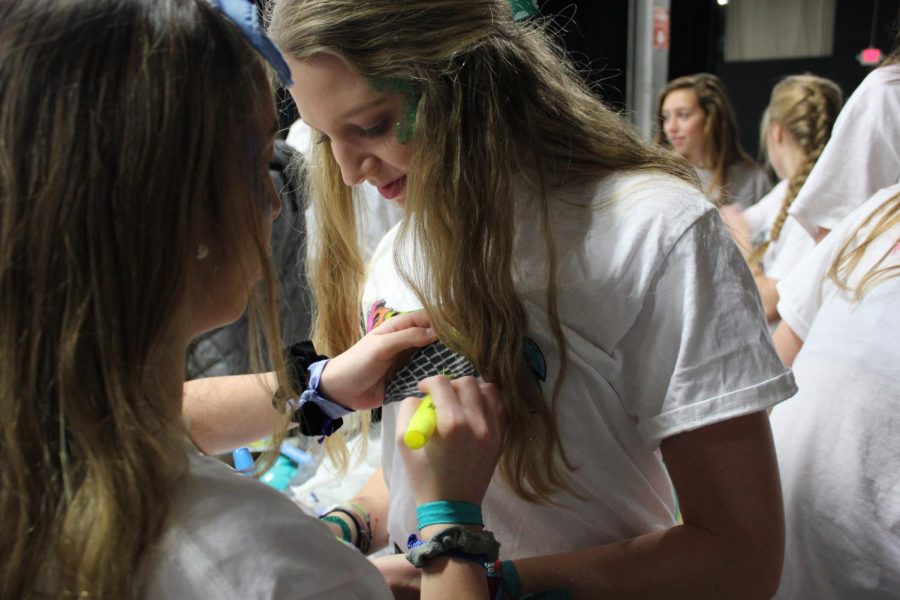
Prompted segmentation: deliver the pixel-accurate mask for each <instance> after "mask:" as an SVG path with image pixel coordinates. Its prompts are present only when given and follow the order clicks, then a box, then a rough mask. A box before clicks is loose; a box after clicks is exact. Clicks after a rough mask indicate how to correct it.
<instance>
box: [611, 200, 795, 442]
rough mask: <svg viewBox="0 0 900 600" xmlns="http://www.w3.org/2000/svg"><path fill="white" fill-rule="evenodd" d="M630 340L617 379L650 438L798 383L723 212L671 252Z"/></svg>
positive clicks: (724, 414)
mask: <svg viewBox="0 0 900 600" xmlns="http://www.w3.org/2000/svg"><path fill="white" fill-rule="evenodd" d="M621 346H622V352H623V356H629V357H630V358H631V360H629V361H627V362H623V371H622V373H623V375H622V381H621V382H619V385H618V386H617V387H618V390H619V392H620V395H621V397H622V398H623V402H624V403H625V404H626V410H629V411H630V413H631V414H632V415H633V416H634V417H635V418H636V419H637V422H638V430H639V432H640V434H641V436H642V437H643V439H644V440H645V441H646V442H648V443H654V442H658V441H659V440H662V439H663V438H666V437H669V436H672V435H675V434H677V433H680V432H683V431H687V430H690V429H696V428H698V427H703V426H706V425H710V424H713V423H717V422H720V421H724V420H727V419H730V418H733V417H737V416H741V415H745V414H749V413H752V412H756V411H758V410H762V409H764V408H767V407H769V406H772V405H774V404H776V403H778V402H780V401H781V400H784V399H786V398H788V397H790V396H792V395H793V394H794V393H795V391H796V387H795V385H794V379H793V376H792V375H791V373H790V371H788V370H787V369H785V367H784V365H782V363H781V361H780V360H779V358H778V355H777V354H776V352H775V349H774V347H773V346H772V341H771V338H770V337H769V333H768V330H767V328H766V321H765V315H764V313H763V310H762V305H761V303H760V300H759V295H758V293H757V291H756V286H755V284H754V281H753V277H752V275H751V274H750V270H749V269H748V268H747V266H746V264H745V262H744V260H743V258H742V257H741V255H740V253H739V252H738V250H737V247H736V246H735V244H734V243H733V242H732V241H731V238H730V237H729V235H728V233H727V232H726V231H725V228H724V227H723V226H722V223H721V221H720V220H719V217H718V214H717V213H716V212H715V211H710V212H707V213H705V214H704V215H703V216H701V217H700V218H699V219H698V220H697V221H695V222H694V223H693V224H692V225H691V226H690V227H689V228H688V230H687V231H686V232H684V234H683V235H682V236H681V238H680V239H679V240H678V241H677V242H676V243H675V245H674V246H673V247H672V249H671V250H670V251H669V253H668V255H667V256H666V258H665V260H664V261H663V262H662V265H661V267H660V268H659V270H658V272H657V273H656V275H655V280H654V282H653V285H652V287H651V289H650V290H649V292H648V293H647V295H646V296H645V298H644V299H643V305H642V308H641V311H640V313H639V315H638V318H637V320H636V321H635V324H634V325H633V326H632V328H631V329H630V330H629V332H628V333H627V334H626V336H625V338H624V339H623V341H622V344H621Z"/></svg>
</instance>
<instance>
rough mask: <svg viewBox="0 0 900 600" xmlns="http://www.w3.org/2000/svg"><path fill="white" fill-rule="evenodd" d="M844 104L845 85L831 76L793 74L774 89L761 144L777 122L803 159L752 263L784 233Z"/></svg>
mask: <svg viewBox="0 0 900 600" xmlns="http://www.w3.org/2000/svg"><path fill="white" fill-rule="evenodd" d="M842 104H843V93H842V92H841V88H840V87H838V85H837V84H836V83H834V82H833V81H831V80H830V79H825V78H823V77H816V76H815V75H791V76H788V77H785V78H784V79H782V80H781V81H779V82H778V83H777V84H776V85H775V87H774V88H773V89H772V95H771V98H770V100H769V105H768V107H767V108H766V110H765V112H764V113H763V119H762V123H761V126H760V139H761V140H762V143H761V147H762V148H766V144H767V141H766V140H767V139H768V132H769V131H770V130H771V128H772V125H773V124H775V123H777V124H778V125H780V126H781V127H782V128H783V130H784V132H785V134H786V135H788V136H790V137H789V139H790V140H791V141H792V142H793V143H794V144H795V145H796V147H797V149H798V150H799V151H800V152H801V153H802V154H803V163H802V164H801V165H800V167H799V168H798V169H797V172H796V173H794V174H792V175H791V176H790V179H789V181H788V189H787V192H785V196H784V199H783V200H782V202H781V208H780V209H779V211H778V215H777V216H776V218H775V221H774V222H773V224H772V228H771V229H770V231H769V237H768V239H767V240H766V241H764V242H763V243H762V244H760V245H759V246H757V247H756V248H755V249H754V250H753V252H752V253H751V255H750V257H749V258H748V259H747V261H748V262H749V263H750V265H751V266H756V265H759V264H760V263H761V262H762V259H763V257H764V256H765V254H766V252H767V251H768V249H769V247H770V246H771V244H772V243H773V242H775V241H776V240H778V238H779V236H780V235H781V230H782V228H783V227H784V223H785V221H786V220H787V217H788V209H789V208H790V207H791V204H792V203H793V202H794V199H795V198H796V197H797V194H798V193H799V192H800V188H802V187H803V184H804V183H806V179H807V178H808V177H809V174H810V172H811V171H812V168H813V166H815V164H816V161H817V160H819V156H821V155H822V151H823V150H824V149H825V145H826V144H827V143H828V140H829V139H831V130H832V128H833V127H834V122H835V120H837V116H838V113H839V112H840V110H841V105H842Z"/></svg>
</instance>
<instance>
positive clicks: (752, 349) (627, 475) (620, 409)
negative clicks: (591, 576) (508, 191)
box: [363, 174, 794, 558]
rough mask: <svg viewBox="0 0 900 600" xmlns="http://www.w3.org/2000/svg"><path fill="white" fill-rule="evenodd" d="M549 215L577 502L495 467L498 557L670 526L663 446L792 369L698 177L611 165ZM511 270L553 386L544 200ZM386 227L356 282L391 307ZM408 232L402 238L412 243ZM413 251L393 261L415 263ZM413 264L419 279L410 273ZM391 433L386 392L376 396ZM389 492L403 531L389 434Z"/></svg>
mask: <svg viewBox="0 0 900 600" xmlns="http://www.w3.org/2000/svg"><path fill="white" fill-rule="evenodd" d="M565 196H566V197H567V198H568V199H570V200H571V201H573V202H579V203H581V204H582V205H583V204H585V203H588V204H589V205H590V208H579V207H575V206H572V205H570V204H568V203H566V202H563V201H560V202H556V203H555V204H554V208H553V218H554V229H555V235H556V238H557V241H558V259H559V274H558V289H559V298H558V300H559V316H560V321H561V326H562V329H563V333H564V335H565V338H566V340H567V343H568V345H569V366H568V373H567V376H566V380H565V383H564V385H563V387H562V394H561V396H560V399H559V403H558V410H557V416H558V426H559V431H560V433H561V437H562V440H563V444H564V447H565V449H566V452H567V454H568V457H569V458H570V459H571V460H572V461H573V462H574V464H575V465H577V466H578V470H577V472H576V473H574V475H573V480H574V482H575V483H574V485H575V488H576V490H577V491H578V492H579V493H580V494H581V495H582V496H583V498H576V497H574V496H573V495H570V494H559V495H558V496H557V497H556V498H555V499H556V500H557V501H558V502H559V503H560V506H539V505H535V504H530V503H528V502H525V501H523V500H521V499H519V498H518V497H516V496H515V495H514V494H513V493H512V492H511V491H510V490H509V488H508V487H507V486H506V485H505V484H504V483H503V481H502V479H501V478H500V477H499V476H497V477H495V478H494V480H493V482H492V483H491V486H490V487H489V489H488V492H487V495H486V498H485V500H484V503H483V511H484V516H485V526H486V527H487V529H489V530H492V531H494V532H495V534H496V535H497V539H498V540H499V541H500V542H501V544H502V549H501V552H502V556H503V558H517V557H524V556H531V555H536V554H548V553H554V552H563V551H567V550H576V549H580V548H587V547H590V546H595V545H598V544H602V543H606V542H611V541H614V540H619V539H622V538H627V537H633V536H636V535H640V534H643V533H647V532H650V531H654V530H659V529H664V528H668V527H670V526H672V525H673V524H674V522H675V502H674V498H673V494H672V486H671V482H670V481H669V478H668V475H667V473H666V469H665V466H664V465H663V462H662V457H661V454H660V452H659V442H660V441H661V440H662V439H663V438H666V437H669V436H672V435H675V434H677V433H680V432H684V431H687V430H691V429H695V428H699V427H703V426H705V425H710V424H712V423H716V422H718V421H723V420H726V419H729V418H732V417H737V416H740V415H745V414H748V413H752V412H755V411H759V410H762V409H764V408H766V407H769V406H772V405H773V404H775V403H777V402H779V401H780V400H783V399H784V398H787V397H789V396H790V395H791V394H793V392H794V385H793V377H792V376H791V374H790V372H788V371H786V370H785V368H784V366H783V365H782V364H781V362H780V360H779V359H778V357H777V355H776V354H775V351H774V349H773V347H772V345H771V341H770V338H769V335H768V333H767V331H766V326H765V317H764V315H763V312H762V307H761V306H760V302H759V299H758V296H756V295H755V294H748V293H747V290H748V289H754V288H753V286H754V283H753V279H752V276H751V275H750V272H749V270H748V269H747V267H746V265H745V263H744V261H743V259H742V257H741V255H740V254H739V252H738V251H737V248H736V246H735V244H734V243H733V242H732V240H731V238H730V237H729V235H728V233H726V231H725V229H724V227H723V226H722V223H721V221H720V219H719V216H718V212H717V211H716V210H715V208H714V207H713V206H712V205H711V204H710V203H709V202H708V201H707V200H706V199H705V198H704V197H703V196H702V195H701V194H700V193H699V192H698V191H697V190H695V189H694V188H692V187H691V186H689V185H687V184H686V183H683V182H680V181H677V180H675V179H672V178H670V177H666V176H663V175H649V174H617V175H611V176H608V177H606V178H605V179H603V180H602V181H600V182H598V183H594V184H592V185H589V186H583V187H581V188H580V189H571V190H568V191H567V192H566V193H565ZM511 217H514V218H516V219H517V221H518V231H517V242H516V248H515V257H516V264H515V272H514V277H515V281H516V284H517V286H518V289H519V292H520V296H521V298H522V300H523V302H524V304H525V308H526V310H527V311H528V318H529V331H528V336H529V338H530V339H531V340H532V341H533V342H535V343H536V345H537V347H538V348H539V349H540V352H541V354H542V356H543V359H544V362H545V364H546V380H545V381H543V382H542V383H541V386H542V388H543V390H544V392H545V394H547V395H549V394H550V391H551V390H552V389H553V387H554V381H555V378H556V373H557V369H558V365H559V361H558V353H557V352H556V349H555V347H554V343H553V338H552V335H551V333H550V329H549V326H548V323H547V316H546V302H545V301H546V297H545V288H546V273H547V261H546V248H545V247H544V244H543V242H542V241H540V240H542V237H541V234H540V211H539V210H538V209H537V202H536V201H535V200H534V199H533V198H531V197H530V196H529V195H526V194H521V195H519V205H518V206H517V207H516V210H515V215H511ZM396 235H397V230H396V229H395V230H393V231H391V232H389V233H388V234H387V236H385V239H384V240H382V244H381V245H380V246H379V248H378V250H376V253H375V256H374V258H373V260H372V263H371V264H370V273H369V277H368V281H367V284H366V287H365V290H364V294H363V307H364V310H368V309H369V307H371V306H372V305H373V304H375V303H376V302H377V301H379V300H384V301H385V305H386V306H387V307H390V308H393V309H396V310H412V309H415V308H418V307H419V303H418V301H417V300H416V298H415V297H414V295H413V294H412V293H411V292H410V291H409V290H408V289H407V288H406V287H405V286H404V285H403V283H402V282H401V281H400V280H399V279H398V277H397V273H396V270H395V267H394V261H393V256H392V249H393V245H394V242H395V237H396ZM411 246H412V245H411V244H403V247H404V248H405V249H407V250H409V251H410V253H411V254H413V255H414V252H412V248H411ZM410 253H406V252H404V253H403V254H402V255H401V260H403V261H404V263H405V264H409V263H410V259H411V258H414V256H410ZM421 275H422V274H421V273H417V274H415V275H414V276H416V277H421ZM383 426H384V433H383V435H384V439H385V440H393V439H394V438H395V428H396V404H389V405H387V406H385V408H384V421H383ZM383 456H384V459H383V464H384V468H385V478H386V481H387V482H388V485H389V487H390V490H391V506H390V514H389V523H388V531H389V533H390V535H391V539H392V540H393V541H394V542H395V543H398V544H399V545H400V546H401V547H403V542H404V541H405V539H406V536H408V535H409V533H411V532H413V531H414V529H415V525H416V518H415V502H414V499H413V497H412V495H411V491H410V488H409V484H408V482H407V480H406V474H405V472H404V468H403V463H402V460H401V458H400V457H399V455H397V453H395V451H394V447H393V445H392V444H385V445H384V447H383Z"/></svg>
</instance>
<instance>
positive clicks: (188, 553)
mask: <svg viewBox="0 0 900 600" xmlns="http://www.w3.org/2000/svg"><path fill="white" fill-rule="evenodd" d="M143 572H144V574H145V575H144V578H143V580H144V581H145V582H146V590H147V594H146V595H147V597H150V598H163V597H178V598H192V597H198V598H199V597H212V596H215V597H218V598H229V599H230V598H235V599H236V598H248V597H255V598H288V597H293V598H314V597H315V598H319V597H328V598H337V597H347V598H356V597H360V598H361V597H375V598H380V597H390V596H389V594H388V593H387V590H386V589H385V588H384V586H383V584H382V583H381V581H380V578H379V576H378V573H377V571H375V570H374V568H373V567H371V565H369V564H368V561H366V560H365V558H364V557H362V556H361V555H360V554H359V553H357V552H355V551H354V550H351V549H350V548H347V547H345V546H344V545H343V544H341V543H340V542H338V541H337V540H336V539H335V538H334V536H332V535H331V533H330V532H329V530H328V529H327V528H326V527H325V526H324V525H323V524H322V523H320V522H319V521H318V520H317V519H315V518H313V517H310V516H308V515H305V514H304V513H303V512H302V511H301V510H300V509H299V508H298V507H297V506H295V505H294V504H293V503H292V502H291V501H290V500H289V499H288V498H287V497H286V496H284V495H283V494H280V493H278V492H276V491H275V490H273V489H271V488H268V487H266V486H265V485H263V484H261V483H259V482H257V481H255V480H253V479H250V478H245V477H242V476H240V475H237V474H236V473H234V472H232V471H231V470H230V469H229V468H228V467H226V466H225V465H223V464H221V463H219V462H218V461H216V460H214V459H210V458H207V457H203V456H199V455H192V456H191V457H190V470H189V472H188V474H187V475H186V476H185V478H184V479H183V480H182V481H181V482H180V484H179V489H178V490H177V492H176V497H175V501H174V503H173V506H172V507H171V510H170V514H169V517H168V519H167V524H166V527H165V530H164V532H163V535H162V537H161V538H160V540H159V541H158V543H157V544H156V545H155V547H154V548H153V549H152V550H151V551H150V552H149V553H148V556H147V558H146V564H145V565H144V571H143Z"/></svg>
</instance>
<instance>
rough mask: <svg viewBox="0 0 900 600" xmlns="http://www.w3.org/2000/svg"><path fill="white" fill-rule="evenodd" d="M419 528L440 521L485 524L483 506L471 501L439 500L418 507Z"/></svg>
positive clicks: (460, 523)
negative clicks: (482, 512) (482, 513)
mask: <svg viewBox="0 0 900 600" xmlns="http://www.w3.org/2000/svg"><path fill="white" fill-rule="evenodd" d="M416 518H417V519H418V523H417V524H416V528H417V529H420V530H421V529H422V528H423V527H427V526H429V525H435V524H437V523H440V524H442V525H484V520H483V519H482V517H481V506H479V505H478V504H472V503H471V502H454V501H445V500H439V501H437V502H426V503H425V504H420V505H419V506H417V507H416Z"/></svg>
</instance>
